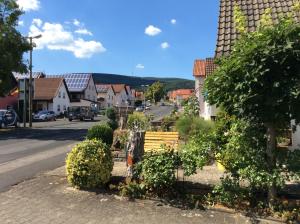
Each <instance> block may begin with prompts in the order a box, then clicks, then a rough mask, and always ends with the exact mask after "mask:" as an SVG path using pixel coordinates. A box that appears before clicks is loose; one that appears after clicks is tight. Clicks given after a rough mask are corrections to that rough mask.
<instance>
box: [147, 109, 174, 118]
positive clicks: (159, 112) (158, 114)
mask: <svg viewBox="0 0 300 224" xmlns="http://www.w3.org/2000/svg"><path fill="white" fill-rule="evenodd" d="M173 110H174V107H173V106H156V105H154V106H151V107H150V110H147V111H146V112H145V114H147V115H150V114H153V115H154V121H159V120H161V119H162V118H163V117H165V116H168V115H170V113H171V112H172V111H173Z"/></svg>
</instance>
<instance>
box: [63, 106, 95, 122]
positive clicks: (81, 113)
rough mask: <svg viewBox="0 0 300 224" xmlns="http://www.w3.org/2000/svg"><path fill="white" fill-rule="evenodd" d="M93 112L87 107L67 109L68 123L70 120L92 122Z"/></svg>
mask: <svg viewBox="0 0 300 224" xmlns="http://www.w3.org/2000/svg"><path fill="white" fill-rule="evenodd" d="M94 115H95V114H94V112H93V111H92V108H91V107H87V106H73V107H68V118H69V121H72V120H81V121H83V120H85V119H90V120H92V121H93V120H94Z"/></svg>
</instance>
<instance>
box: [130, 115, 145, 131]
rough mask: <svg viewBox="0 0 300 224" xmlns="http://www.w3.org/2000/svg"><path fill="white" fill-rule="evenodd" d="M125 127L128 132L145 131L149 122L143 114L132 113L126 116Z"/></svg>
mask: <svg viewBox="0 0 300 224" xmlns="http://www.w3.org/2000/svg"><path fill="white" fill-rule="evenodd" d="M127 126H128V128H129V129H130V130H135V129H137V130H147V129H148V127H149V120H148V118H147V117H146V115H145V114H144V113H140V112H133V114H130V115H129V116H128V120H127Z"/></svg>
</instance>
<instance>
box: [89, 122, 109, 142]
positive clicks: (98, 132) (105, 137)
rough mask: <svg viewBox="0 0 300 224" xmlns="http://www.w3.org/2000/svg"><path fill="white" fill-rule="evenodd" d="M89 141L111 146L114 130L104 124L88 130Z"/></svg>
mask: <svg viewBox="0 0 300 224" xmlns="http://www.w3.org/2000/svg"><path fill="white" fill-rule="evenodd" d="M87 139H90V140H91V139H97V140H101V141H102V142H104V143H106V144H107V145H108V146H111V144H112V142H113V130H112V129H111V128H110V127H109V126H108V125H104V124H100V125H95V126H93V127H91V128H90V129H89V130H88V133H87Z"/></svg>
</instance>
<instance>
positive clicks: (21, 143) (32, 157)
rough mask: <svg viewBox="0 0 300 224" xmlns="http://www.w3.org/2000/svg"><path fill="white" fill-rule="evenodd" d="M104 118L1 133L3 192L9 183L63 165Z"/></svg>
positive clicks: (43, 125) (0, 166) (58, 122)
mask: <svg viewBox="0 0 300 224" xmlns="http://www.w3.org/2000/svg"><path fill="white" fill-rule="evenodd" d="M100 120H101V119H99V118H98V119H96V120H95V121H94V122H92V121H84V122H80V121H74V122H69V121H67V120H65V121H64V120H60V121H53V122H43V123H34V128H33V129H16V130H11V131H1V132H0V192H1V191H6V190H8V189H9V187H10V186H12V185H15V184H18V183H20V182H22V181H24V180H26V179H30V178H32V177H33V176H35V175H37V174H39V173H41V172H43V171H46V170H52V169H55V168H57V167H60V166H62V165H64V162H65V157H66V154H67V153H68V152H69V151H70V150H71V148H72V146H74V145H75V144H76V143H78V142H79V141H80V140H82V139H84V137H85V135H86V133H87V129H88V128H89V127H91V126H93V125H95V124H96V123H97V122H99V121H100Z"/></svg>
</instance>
